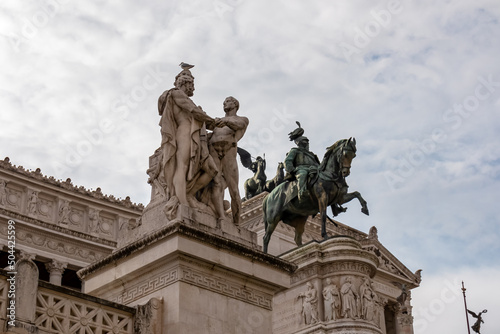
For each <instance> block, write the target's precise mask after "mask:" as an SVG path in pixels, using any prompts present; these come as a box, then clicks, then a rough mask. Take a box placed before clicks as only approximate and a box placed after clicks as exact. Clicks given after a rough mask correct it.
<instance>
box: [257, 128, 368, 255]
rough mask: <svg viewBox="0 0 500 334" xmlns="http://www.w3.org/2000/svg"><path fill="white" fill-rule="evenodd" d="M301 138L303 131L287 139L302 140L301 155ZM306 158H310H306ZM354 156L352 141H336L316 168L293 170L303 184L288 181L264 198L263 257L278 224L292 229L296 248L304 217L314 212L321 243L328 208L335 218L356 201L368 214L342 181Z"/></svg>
mask: <svg viewBox="0 0 500 334" xmlns="http://www.w3.org/2000/svg"><path fill="white" fill-rule="evenodd" d="M299 127H300V125H299ZM294 132H297V130H296V131H294ZM302 134H303V130H302V131H298V133H295V134H294V133H293V132H292V133H290V139H292V138H295V139H299V138H300V137H302V138H300V139H299V141H301V140H302V149H303V151H304V152H305V151H306V150H307V151H308V150H309V148H308V147H309V146H308V141H307V143H306V141H305V140H304V138H305V137H303V136H302ZM306 139H307V138H306ZM306 144H307V145H306ZM299 148H300V146H299ZM296 153H300V152H296ZM306 154H307V153H306ZM308 156H310V157H311V155H310V154H308ZM355 156H356V140H355V139H354V138H349V139H342V140H339V141H337V142H336V143H335V144H333V145H332V146H330V147H328V148H327V151H326V153H325V156H324V158H323V161H322V162H321V163H319V164H318V165H317V166H316V164H312V163H311V166H309V167H308V166H305V164H304V165H302V166H301V167H299V168H297V167H296V169H301V170H300V171H299V173H300V174H301V177H302V178H303V179H302V180H304V179H305V180H304V181H303V182H304V184H299V185H298V182H297V180H292V181H290V180H289V181H286V182H283V183H282V184H280V185H279V186H277V187H276V188H275V189H274V190H273V191H272V192H271V193H269V194H268V195H267V196H266V198H265V199H264V202H263V204H262V208H263V213H264V226H265V234H264V252H265V253H267V248H268V244H269V240H270V239H271V235H272V233H273V231H274V229H275V228H276V226H277V225H278V223H279V221H283V222H284V223H285V224H287V225H290V226H293V227H294V228H295V243H296V244H297V246H300V245H302V234H303V233H304V227H305V224H306V221H307V217H308V216H310V215H312V216H314V215H316V214H317V213H318V212H319V213H320V214H321V223H322V224H321V236H322V237H323V238H324V239H326V238H327V237H328V236H327V233H326V218H327V214H326V210H327V207H328V206H330V207H331V208H332V212H333V214H334V215H335V216H336V215H338V214H339V213H340V212H345V210H346V209H345V208H343V207H342V206H341V205H342V204H344V203H347V202H349V201H351V200H352V199H354V198H357V199H358V200H359V202H360V204H361V212H363V213H364V214H366V215H368V214H369V212H368V207H367V203H366V201H365V200H364V199H363V197H361V194H360V193H359V192H357V191H355V192H351V193H348V192H347V189H348V186H347V183H346V181H345V178H346V177H347V176H348V175H349V174H350V168H351V161H352V159H354V157H355ZM285 166H286V163H285ZM303 170H307V173H304V172H303ZM296 174H297V173H296ZM304 174H306V176H307V177H306V178H304ZM285 178H287V177H285ZM302 186H303V188H302ZM299 187H300V189H299ZM299 191H300V199H299Z"/></svg>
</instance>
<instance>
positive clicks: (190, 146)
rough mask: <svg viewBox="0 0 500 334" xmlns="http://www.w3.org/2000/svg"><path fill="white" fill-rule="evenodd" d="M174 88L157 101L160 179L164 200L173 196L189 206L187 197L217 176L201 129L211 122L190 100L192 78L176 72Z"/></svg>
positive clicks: (204, 131) (204, 134)
mask: <svg viewBox="0 0 500 334" xmlns="http://www.w3.org/2000/svg"><path fill="white" fill-rule="evenodd" d="M174 85H175V88H173V89H170V90H168V91H165V92H164V93H163V94H162V95H161V96H160V98H159V100H158V110H159V113H160V115H161V116H162V117H161V120H160V126H161V133H162V149H163V163H164V177H165V182H166V185H167V186H166V188H167V192H168V198H172V197H173V196H176V197H177V199H178V200H179V203H180V204H183V205H186V206H189V203H188V195H191V196H194V195H195V194H196V192H197V191H198V190H200V189H202V188H204V187H205V186H206V185H208V183H209V182H210V181H211V180H212V179H213V178H214V176H215V175H216V174H217V167H216V165H215V162H214V161H213V158H212V157H211V156H210V154H209V151H208V143H207V137H206V129H205V123H212V122H213V119H212V118H211V117H210V116H208V115H207V114H206V113H205V112H204V111H203V110H202V109H201V107H199V106H196V105H195V104H194V103H193V101H192V100H191V99H190V97H191V96H193V92H194V77H193V76H192V75H191V72H190V71H189V70H183V71H182V72H181V73H179V74H178V75H177V77H176V80H175V83H174Z"/></svg>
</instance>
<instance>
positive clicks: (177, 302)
mask: <svg viewBox="0 0 500 334" xmlns="http://www.w3.org/2000/svg"><path fill="white" fill-rule="evenodd" d="M151 214H152V215H153V216H155V214H154V212H153V213H151ZM144 218H147V217H144V216H143V221H142V225H141V226H143V227H139V229H141V228H142V229H143V230H140V231H142V232H139V235H140V236H141V237H140V238H139V239H138V240H135V241H130V240H128V242H124V243H123V244H124V246H123V247H122V248H120V249H118V250H117V251H115V252H114V253H113V254H112V255H110V256H108V257H107V258H105V259H103V260H101V261H99V262H97V263H95V264H93V265H91V266H89V267H87V268H85V269H82V270H81V271H80V272H79V275H80V276H81V277H82V278H83V279H84V281H85V284H84V291H85V293H88V294H91V295H94V296H100V297H101V298H105V299H108V300H111V301H115V302H118V303H120V304H124V305H127V306H136V305H142V304H146V303H147V302H148V301H149V300H150V299H152V298H157V299H163V306H162V312H161V330H160V331H159V332H158V331H156V332H154V331H151V333H173V334H175V333H179V334H181V333H190V334H196V333H200V334H202V333H203V334H206V333H271V332H272V321H271V320H272V300H273V296H274V295H275V294H276V293H277V292H279V291H282V290H284V289H286V288H288V287H289V285H290V273H291V272H293V271H294V269H295V268H296V266H295V265H293V264H291V263H290V262H288V261H284V260H282V259H279V258H276V257H274V256H270V255H267V254H264V253H262V252H261V251H260V250H259V248H260V247H259V246H258V245H257V243H256V237H255V233H253V232H250V231H248V230H243V229H239V228H237V227H235V226H234V225H228V223H224V222H223V223H222V226H218V224H217V221H216V220H215V218H214V217H211V216H209V215H206V214H203V213H202V212H198V211H195V210H192V209H190V208H186V207H180V208H179V210H178V215H177V218H176V219H175V220H172V221H167V220H166V218H164V216H163V217H162V216H161V215H160V214H156V219H152V220H149V219H144ZM148 221H150V222H151V224H156V226H157V229H155V230H154V231H153V232H150V233H146V232H145V229H146V227H149V228H151V225H149V226H148V225H147V224H149V223H148ZM162 224H163V225H164V226H161V225H162ZM145 334H146V333H145Z"/></svg>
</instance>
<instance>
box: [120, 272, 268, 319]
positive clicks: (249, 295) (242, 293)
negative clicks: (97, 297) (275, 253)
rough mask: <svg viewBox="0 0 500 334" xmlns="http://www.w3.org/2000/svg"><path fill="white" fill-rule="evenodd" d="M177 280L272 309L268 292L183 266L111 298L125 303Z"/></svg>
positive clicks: (160, 274)
mask: <svg viewBox="0 0 500 334" xmlns="http://www.w3.org/2000/svg"><path fill="white" fill-rule="evenodd" d="M178 281H181V282H184V283H188V284H192V285H196V286H198V287H200V288H203V289H206V290H210V291H213V292H216V293H219V294H221V295H224V296H227V297H232V298H235V299H239V300H242V301H244V302H247V303H249V304H253V305H257V306H259V307H262V308H265V309H267V310H271V309H272V295H270V294H267V293H263V292H261V291H258V290H255V289H252V288H249V287H248V286H244V285H242V284H238V283H235V282H232V281H229V280H227V279H226V278H224V277H221V276H216V275H213V274H211V275H207V274H205V273H204V272H202V271H198V270H195V269H192V268H189V267H184V266H177V267H175V268H169V269H167V270H165V271H163V272H161V273H159V274H157V275H156V276H155V277H153V278H151V279H148V280H145V281H142V282H139V283H137V284H135V285H133V286H131V287H130V288H127V291H125V292H124V293H122V294H120V295H118V296H116V297H112V298H111V300H112V301H114V302H116V303H120V304H124V305H127V304H130V303H131V302H133V301H135V300H138V299H141V298H142V297H144V296H147V295H149V294H151V293H153V292H155V291H157V290H160V289H163V288H165V287H167V286H168V285H171V284H173V283H176V282H178Z"/></svg>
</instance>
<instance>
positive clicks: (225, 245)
mask: <svg viewBox="0 0 500 334" xmlns="http://www.w3.org/2000/svg"><path fill="white" fill-rule="evenodd" d="M173 234H180V235H183V236H186V237H189V238H193V239H196V240H199V241H203V242H205V243H207V244H209V245H212V246H214V247H217V248H218V249H224V250H228V251H231V252H234V253H237V254H238V255H240V256H243V257H246V258H250V259H251V260H252V261H259V262H261V263H265V264H267V265H269V266H271V267H274V268H277V269H280V270H283V271H287V272H290V273H291V272H294V271H295V270H296V268H297V266H296V265H295V264H293V263H290V262H288V261H285V260H282V259H280V258H277V257H275V256H272V255H269V254H265V253H263V252H262V251H259V250H256V249H253V248H250V247H248V246H245V245H243V244H240V243H238V242H236V241H233V240H230V239H227V238H224V237H220V236H217V235H215V234H212V233H209V232H205V231H201V230H198V229H196V228H193V227H190V226H188V225H186V224H185V223H183V222H181V221H177V222H172V223H171V224H170V225H168V226H166V227H164V228H162V229H160V230H157V231H155V232H153V233H151V234H149V235H147V236H145V237H144V238H142V239H139V240H137V241H135V242H133V243H131V244H128V245H126V246H124V247H122V248H120V249H118V250H116V251H115V252H114V253H113V254H111V255H109V256H107V257H105V258H104V259H102V260H100V261H97V262H95V263H93V264H91V265H89V266H88V267H86V268H83V269H81V270H79V271H78V276H79V277H80V278H82V279H83V278H85V277H86V276H87V275H89V274H91V273H93V272H95V271H96V270H98V269H99V268H101V267H104V266H106V265H108V264H110V263H113V262H115V261H117V260H119V259H121V258H124V257H126V256H129V255H131V254H133V253H135V252H137V251H139V250H141V249H143V248H144V247H146V246H147V245H149V244H152V243H154V242H158V241H160V240H162V239H165V238H167V237H169V236H171V235H173Z"/></svg>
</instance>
